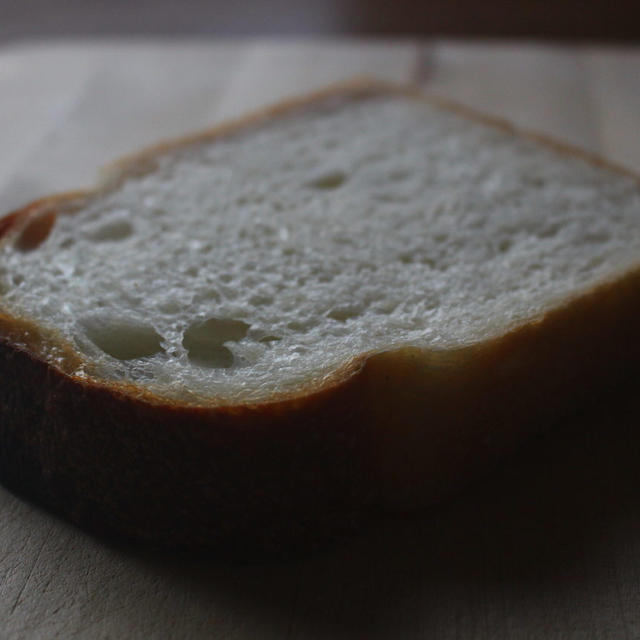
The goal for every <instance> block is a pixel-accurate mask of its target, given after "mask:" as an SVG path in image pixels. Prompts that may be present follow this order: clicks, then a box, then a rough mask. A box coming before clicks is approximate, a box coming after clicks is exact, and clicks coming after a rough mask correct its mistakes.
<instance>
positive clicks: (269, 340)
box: [258, 336, 282, 344]
mask: <svg viewBox="0 0 640 640" xmlns="http://www.w3.org/2000/svg"><path fill="white" fill-rule="evenodd" d="M280 340H282V338H281V337H280V336H264V337H263V338H260V340H258V342H262V343H263V344H270V343H273V342H279V341H280Z"/></svg>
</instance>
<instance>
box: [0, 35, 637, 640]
mask: <svg viewBox="0 0 640 640" xmlns="http://www.w3.org/2000/svg"><path fill="white" fill-rule="evenodd" d="M363 74H368V75H374V76H380V77H383V78H386V79H392V80H397V81H402V82H404V81H414V82H418V83H420V84H421V85H422V86H423V87H424V88H425V89H427V90H429V91H432V92H434V93H438V94H440V95H444V96H447V97H449V98H453V99H455V100H458V101H461V102H464V103H467V104H469V105H471V106H474V107H477V108H481V109H483V110H485V111H489V112H492V113H495V114H497V115H501V116H504V117H507V118H509V119H511V120H514V121H515V122H517V123H518V124H520V125H521V126H523V127H525V128H529V129H537V130H541V131H543V132H545V133H549V134H552V135H555V136H557V137H559V138H561V139H563V140H565V141H568V142H571V143H573V144H578V145H581V146H584V147H587V148H589V149H591V150H594V151H599V152H601V153H603V154H604V155H606V156H607V157H608V158H610V159H611V160H614V161H615V162H618V163H621V164H624V165H626V166H628V167H630V168H632V169H635V170H637V171H640V49H631V48H626V49H613V48H608V49H598V48H585V47H582V48H568V47H550V46H540V45H533V44H531V45H522V44H520V45H516V44H495V43H494V44H483V43H475V44H462V43H456V44H453V43H448V42H429V43H416V42H407V41H405V42H396V43H394V42H357V41H333V42H322V41H314V42H300V41H299V42H293V41H290V42H284V43H280V44H277V43H273V42H269V41H256V40H245V41H223V42H220V41H216V42H212V43H204V42H201V43H180V42H175V41H174V42H165V43H158V42H156V43H148V42H147V43H143V42H120V43H118V44H109V43H105V42H102V43H101V44H90V43H88V42H85V43H83V44H76V45H62V44H38V45H35V44H34V45H29V46H27V45H22V46H19V47H18V46H15V47H5V48H4V49H0V210H9V209H10V208H12V207H14V206H18V205H19V204H21V203H23V202H25V201H27V200H30V199H32V198H35V197H38V196H40V195H43V194H46V193H48V192H50V191H57V190H63V189H67V188H71V187H82V186H87V185H90V184H91V182H92V181H93V178H94V175H95V172H96V170H97V168H98V167H100V166H101V165H103V164H104V163H105V162H108V161H109V160H112V159H114V158H115V157H117V156H118V155H121V154H123V153H126V152H129V151H131V150H133V149H135V148H136V147H138V146H139V145H143V144H148V143H149V142H153V141H154V140H155V139H157V138H158V137H168V136H174V135H179V134H182V133H185V132H188V131H191V130H194V129H199V128H202V127H204V126H207V125H210V124H213V123H215V122H218V121H220V120H222V119H224V118H226V117H229V116H233V115H239V114H240V113H242V112H244V111H246V110H247V109H251V108H254V107H257V106H260V105H262V104H265V103H268V102H272V101H274V100H277V99H279V98H281V97H285V96H288V95H292V94H295V93H299V92H304V91H307V90H310V89H313V88H316V87H318V86H321V85H323V84H326V83H329V82H335V81H340V80H343V79H346V78H349V77H352V76H354V75H363ZM637 398H638V388H637V386H636V384H635V383H634V381H631V382H630V384H629V386H628V387H627V388H624V389H620V391H619V394H617V396H616V397H615V398H609V399H608V400H606V401H605V400H597V399H594V403H593V406H592V407H590V408H589V410H587V411H583V412H582V413H581V414H579V415H576V416H575V418H574V420H573V421H572V423H571V424H570V425H569V426H568V427H566V428H564V429H563V430H561V431H557V430H556V431H555V432H552V433H550V434H548V435H546V436H544V437H541V438H538V439H537V440H535V441H534V442H532V443H531V445H530V446H529V447H528V448H527V450H526V451H522V452H521V453H520V454H519V455H517V456H516V457H514V458H512V459H510V460H508V461H506V462H505V464H504V465H503V466H502V467H501V468H500V469H498V470H496V471H495V472H494V473H493V474H492V475H491V476H490V477H488V478H484V479H479V480H478V482H477V483H476V484H475V485H474V486H472V487H469V489H468V490H467V491H466V492H465V493H464V494H463V495H460V496H458V497H457V498H456V499H455V500H452V501H450V502H448V503H447V504H443V505H440V506H437V507H434V508H432V509H430V510H427V511H425V512H421V513H417V514H412V515H406V516H394V517H391V516H390V517H389V519H388V520H386V521H385V522H383V523H380V525H379V526H376V527H374V528H372V529H371V530H369V531H367V532H365V533H364V534H363V535H362V536H360V537H359V538H357V539H356V540H353V541H351V542H349V543H347V544H345V545H343V546H341V547H340V548H337V549H334V550H331V551H329V552H326V553H324V554H322V555H319V556H316V557H313V558H307V559H305V560H301V561H297V562H293V563H289V564H264V565H244V566H243V565H239V564H230V563H226V564H225V563H221V562H219V561H217V562H216V561H214V560H212V559H207V558H198V557H191V558H187V557H184V556H183V557H177V556H172V555H167V554H159V553H151V552H146V551H143V550H140V549H132V548H124V547H121V546H114V545H112V544H110V543H108V542H106V541H103V540H98V539H95V538H91V537H89V536H87V535H86V534H84V533H83V532H81V531H78V530H76V529H75V528H73V527H71V526H69V525H67V524H66V523H63V522H61V521H59V520H58V519H57V518H55V517H54V516H52V515H50V514H48V513H45V512H43V511H41V510H40V509H38V508H37V507H34V506H32V505H30V504H27V503H25V502H23V501H21V500H19V499H18V498H16V497H14V496H13V495H12V494H10V493H9V492H7V491H5V490H2V489H0V638H2V639H3V640H4V639H7V640H14V639H18V638H54V637H56V638H57V637H59V638H69V639H71V638H194V639H199V638H213V639H216V640H217V639H223V638H224V639H225V640H236V639H240V638H247V639H249V638H259V639H269V638H274V639H276V638H277V639H280V638H290V639H293V638H296V639H301V640H302V639H305V640H306V639H311V638H314V639H316V638H317V639H320V638H367V639H368V638H372V639H387V638H388V639H398V638H401V639H405V638H406V639H413V638H445V639H448V638H452V639H453V638H492V639H502V638H505V639H506V638H612V639H618V638H640V470H639V465H638V460H640V429H639V428H638V426H639V424H640V406H638V405H639V403H638V402H637Z"/></svg>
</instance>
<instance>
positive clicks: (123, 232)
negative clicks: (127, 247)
mask: <svg viewBox="0 0 640 640" xmlns="http://www.w3.org/2000/svg"><path fill="white" fill-rule="evenodd" d="M132 234H133V225H132V224H131V223H130V222H129V221H128V220H123V219H118V220H110V221H109V222H107V223H105V224H103V225H101V226H99V227H97V228H95V229H92V230H89V231H88V232H87V237H88V238H89V240H93V242H117V241H119V240H125V239H126V238H128V237H129V236H131V235H132Z"/></svg>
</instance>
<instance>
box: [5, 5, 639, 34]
mask: <svg viewBox="0 0 640 640" xmlns="http://www.w3.org/2000/svg"><path fill="white" fill-rule="evenodd" d="M99 35H104V36H117V35H120V36H131V35H146V36H154V35H155V36H163V35H164V36H167V35H172V36H209V35H222V36H240V35H246V36H250V35H288V36H293V35H300V36H309V35H314V36H329V35H336V36H338V35H340V36H344V35H369V36H405V37H411V36H448V37H477V38H485V37H528V38H540V39H554V40H569V41H574V42H575V41H580V40H589V41H605V42H607V41H612V42H617V41H619V42H626V43H630V42H634V41H640V10H639V4H638V1H637V0H619V1H617V2H616V1H611V0H559V1H558V2H550V1H548V0H520V1H518V0H515V1H510V0H484V1H480V0H434V1H432V2H416V1H415V0H414V1H411V0H397V1H394V0H317V1H315V2H304V1H297V0H274V1H272V2H263V1H261V0H244V1H243V0H235V1H231V2H225V1H223V0H211V1H207V0H182V1H181V0H129V1H123V0H0V43H7V42H10V41H16V40H22V39H32V38H53V37H64V36H76V37H82V36H99Z"/></svg>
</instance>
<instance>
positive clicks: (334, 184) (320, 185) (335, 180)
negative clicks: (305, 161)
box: [307, 169, 347, 190]
mask: <svg viewBox="0 0 640 640" xmlns="http://www.w3.org/2000/svg"><path fill="white" fill-rule="evenodd" d="M346 180H347V174H346V173H345V172H344V171H342V170H341V169H330V170H328V171H324V172H323V173H320V174H319V175H317V176H315V177H314V178H312V179H311V180H310V181H309V182H307V186H308V187H311V188H313V189H327V190H329V189H337V188H338V187H340V186H342V185H343V184H344V183H345V182H346Z"/></svg>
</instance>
